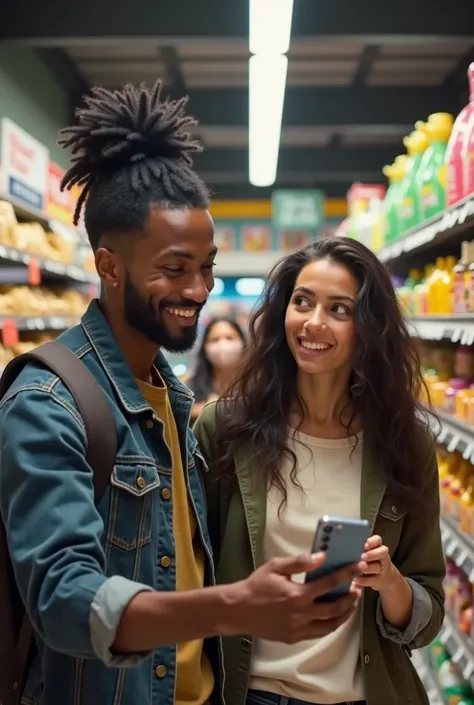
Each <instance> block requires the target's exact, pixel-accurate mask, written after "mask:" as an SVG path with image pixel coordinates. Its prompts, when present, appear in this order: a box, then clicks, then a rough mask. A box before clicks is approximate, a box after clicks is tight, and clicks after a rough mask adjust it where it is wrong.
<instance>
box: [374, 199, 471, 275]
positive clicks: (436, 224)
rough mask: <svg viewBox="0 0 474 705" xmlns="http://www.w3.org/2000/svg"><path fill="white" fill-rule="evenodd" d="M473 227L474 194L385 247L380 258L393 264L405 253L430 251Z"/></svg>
mask: <svg viewBox="0 0 474 705" xmlns="http://www.w3.org/2000/svg"><path fill="white" fill-rule="evenodd" d="M473 226H474V194H472V195H471V196H468V197H467V198H465V199H464V200H462V201H460V202H459V203H457V204H456V205H454V206H452V207H451V208H448V209H446V210H445V211H443V213H440V214H439V215H436V216H434V217H433V218H431V219H430V220H427V221H426V222H425V223H423V225H421V226H417V227H416V228H413V229H412V230H409V231H408V232H407V233H405V234H404V235H402V236H401V237H400V238H399V239H398V240H396V241H395V242H393V243H391V244H390V245H387V246H386V247H383V248H382V249H381V250H380V251H379V252H378V257H379V259H380V260H381V261H382V262H385V263H388V262H392V261H393V260H396V259H398V258H399V257H401V256H403V255H404V254H405V253H408V252H421V251H422V250H426V249H428V248H429V247H430V245H431V244H432V243H438V242H444V241H446V240H449V239H450V238H451V237H454V236H455V235H459V234H460V233H462V232H464V231H465V230H469V228H471V227H473Z"/></svg>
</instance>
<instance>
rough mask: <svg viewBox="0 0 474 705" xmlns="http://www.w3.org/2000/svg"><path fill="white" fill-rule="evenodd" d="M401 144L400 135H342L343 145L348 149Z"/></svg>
mask: <svg viewBox="0 0 474 705" xmlns="http://www.w3.org/2000/svg"><path fill="white" fill-rule="evenodd" d="M398 143H400V144H401V137H400V136H399V135H377V134H367V135H363V134H360V135H358V134H353V135H350V134H349V135H341V144H342V145H344V146H347V147H370V146H374V147H376V146H384V145H391V144H393V145H396V144H398Z"/></svg>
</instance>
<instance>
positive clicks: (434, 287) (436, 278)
mask: <svg viewBox="0 0 474 705" xmlns="http://www.w3.org/2000/svg"><path fill="white" fill-rule="evenodd" d="M445 269H446V260H445V258H444V257H438V259H437V260H436V266H435V268H434V270H433V272H432V273H431V275H430V276H429V277H428V279H427V282H426V283H427V285H428V313H430V314H439V313H440V311H439V308H440V305H439V293H440V289H442V288H443V284H442V279H443V277H444V272H445Z"/></svg>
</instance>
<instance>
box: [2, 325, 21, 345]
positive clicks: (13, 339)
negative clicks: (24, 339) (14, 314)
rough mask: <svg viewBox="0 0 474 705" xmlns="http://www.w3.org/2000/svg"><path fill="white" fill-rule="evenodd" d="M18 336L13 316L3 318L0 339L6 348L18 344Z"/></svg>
mask: <svg viewBox="0 0 474 705" xmlns="http://www.w3.org/2000/svg"><path fill="white" fill-rule="evenodd" d="M19 340H20V336H19V335H18V327H17V325H16V321H15V319H14V318H11V319H5V320H4V321H3V323H2V341H3V344H4V346H5V347H6V348H12V347H13V346H14V345H17V344H18V341H19Z"/></svg>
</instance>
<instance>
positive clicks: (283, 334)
mask: <svg viewBox="0 0 474 705" xmlns="http://www.w3.org/2000/svg"><path fill="white" fill-rule="evenodd" d="M250 338H251V346H250V351H251V352H250V354H249V357H248V359H247V362H246V364H245V367H244V369H243V372H242V374H241V377H240V378H239V380H238V382H237V383H236V385H235V386H234V388H233V390H232V393H231V394H230V395H229V397H228V400H227V401H226V402H220V403H219V404H218V405H217V406H216V405H210V406H208V407H207V408H206V409H205V410H204V412H203V414H202V415H201V417H200V418H199V420H198V422H197V425H196V435H197V437H198V440H199V442H200V445H201V450H202V451H203V453H204V456H205V457H207V459H208V462H209V465H210V468H211V472H209V473H205V475H206V477H205V482H206V485H207V492H208V505H209V526H210V530H211V532H212V534H213V537H214V543H215V548H216V554H217V559H218V568H217V573H218V579H219V581H221V582H230V581H234V580H239V579H242V578H244V577H246V576H247V575H248V574H249V573H251V572H252V571H253V570H254V569H255V568H256V567H257V566H258V565H260V564H261V563H263V562H265V561H267V560H270V559H271V558H273V557H275V556H289V555H297V554H299V553H305V552H307V551H308V549H309V547H310V546H311V543H312V539H313V534H314V530H315V527H316V523H317V521H318V518H319V517H321V516H322V515H324V514H327V515H335V516H343V517H347V518H352V519H354V518H364V519H368V520H370V522H371V525H372V528H373V535H372V536H371V538H370V539H369V541H368V542H367V544H366V546H365V549H364V554H363V556H362V561H363V566H362V568H363V572H362V574H361V575H360V577H359V578H357V585H358V586H360V587H361V588H362V591H363V592H362V598H361V601H360V604H359V610H358V616H355V617H354V618H350V619H349V620H348V621H347V622H346V623H345V624H343V625H342V626H341V627H339V628H338V629H336V631H334V632H332V633H330V634H329V635H328V636H326V637H323V638H321V639H319V640H317V641H314V642H308V641H306V642H302V643H299V644H279V643H276V644H275V643H270V642H266V641H263V640H254V641H253V642H252V640H251V639H249V638H247V637H245V638H242V639H230V638H229V639H226V640H224V654H225V657H224V667H225V682H224V684H225V693H226V702H227V705H244V704H245V701H246V698H248V700H247V703H249V705H267V704H272V703H275V704H280V705H284V704H285V703H289V705H293V704H296V703H301V702H303V703H304V702H308V703H324V704H325V705H327V704H333V703H345V702H348V703H353V702H366V703H367V705H406V704H407V703H411V705H421V704H423V705H425V704H427V703H428V698H427V695H426V693H425V691H424V688H423V686H422V684H421V682H420V681H419V679H418V676H417V674H416V671H415V669H414V668H413V666H412V664H411V661H410V653H411V649H413V648H419V647H422V646H425V645H427V644H429V643H430V642H431V641H432V639H433V638H434V637H435V636H436V634H437V633H438V630H439V629H440V627H441V624H442V622H443V617H444V607H443V604H444V594H443V588H442V581H443V577H444V572H445V569H444V559H443V551H442V547H441V537H440V528H439V495H438V473H437V465H436V459H435V452H434V447H433V442H432V439H431V436H430V435H429V433H428V432H427V427H428V421H429V418H428V414H427V412H426V411H425V410H424V409H423V408H422V406H421V405H420V402H419V401H418V399H419V393H420V391H421V389H422V387H423V381H422V377H421V374H420V367H419V361H418V358H417V355H416V351H415V349H414V347H413V345H412V342H411V339H410V337H409V334H408V332H407V328H406V325H405V322H404V320H403V317H402V315H401V313H400V309H399V306H398V303H397V299H396V294H395V291H394V289H393V286H392V283H391V280H390V276H389V274H388V271H387V270H386V268H385V267H384V266H383V265H382V264H381V263H380V262H379V261H378V259H377V258H376V257H375V255H374V254H372V253H371V252H370V251H369V250H368V249H367V248H365V247H364V246H363V245H362V244H360V243H359V242H357V241H354V240H351V239H348V238H341V237H333V238H328V239H323V240H320V241H317V242H314V243H312V244H311V245H309V246H308V247H306V248H305V249H303V250H301V251H299V252H296V253H295V254H292V255H290V256H288V257H287V258H285V259H284V260H282V261H281V262H280V263H279V264H277V265H276V267H275V268H274V270H273V271H272V272H271V274H270V276H269V279H268V281H267V285H266V289H265V292H264V296H263V300H262V303H261V305H260V306H259V307H258V309H257V310H256V311H255V313H254V314H253V316H252V318H251V321H250ZM234 479H235V480H236V481H235V482H234V481H233V480H234ZM298 579H301V577H299V578H298ZM247 691H248V693H247Z"/></svg>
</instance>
